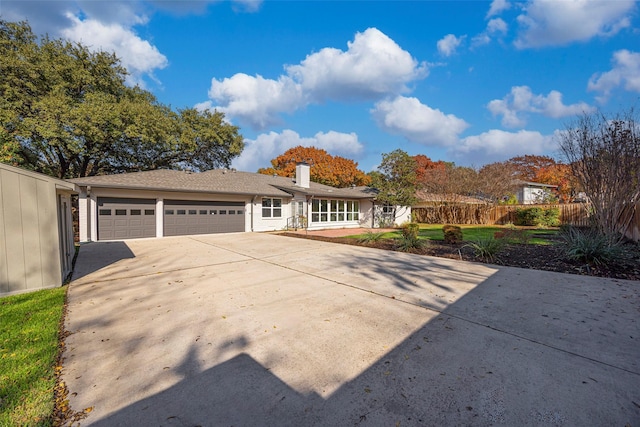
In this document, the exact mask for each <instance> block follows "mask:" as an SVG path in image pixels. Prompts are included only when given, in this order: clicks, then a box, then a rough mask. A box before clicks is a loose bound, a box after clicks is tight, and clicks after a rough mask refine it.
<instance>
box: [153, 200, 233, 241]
mask: <svg viewBox="0 0 640 427" xmlns="http://www.w3.org/2000/svg"><path fill="white" fill-rule="evenodd" d="M244 208H245V204H244V203H243V202H206V201H200V202H198V201H193V200H165V201H164V235H165V236H183V235H191V234H212V233H234V232H243V231H245V215H244V214H245V212H244Z"/></svg>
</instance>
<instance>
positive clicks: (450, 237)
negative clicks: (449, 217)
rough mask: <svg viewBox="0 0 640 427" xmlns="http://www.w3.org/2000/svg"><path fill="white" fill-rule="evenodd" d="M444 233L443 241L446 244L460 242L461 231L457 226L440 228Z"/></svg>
mask: <svg viewBox="0 0 640 427" xmlns="http://www.w3.org/2000/svg"><path fill="white" fill-rule="evenodd" d="M442 232H443V233H444V241H445V242H447V243H460V242H462V229H461V228H460V227H458V226H457V225H445V226H444V227H442Z"/></svg>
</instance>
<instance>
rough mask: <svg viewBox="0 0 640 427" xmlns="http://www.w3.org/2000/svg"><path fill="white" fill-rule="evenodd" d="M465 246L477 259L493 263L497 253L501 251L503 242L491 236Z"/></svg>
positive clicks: (496, 258)
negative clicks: (471, 250)
mask: <svg viewBox="0 0 640 427" xmlns="http://www.w3.org/2000/svg"><path fill="white" fill-rule="evenodd" d="M465 246H468V247H470V248H471V249H473V253H474V255H475V256H477V257H478V258H481V259H483V260H485V261H488V262H495V261H497V260H498V253H499V252H500V251H501V250H502V248H503V246H504V241H503V240H502V239H495V238H494V237H492V236H491V237H484V238H479V239H476V240H474V241H472V242H469V243H467V244H466V245H465Z"/></svg>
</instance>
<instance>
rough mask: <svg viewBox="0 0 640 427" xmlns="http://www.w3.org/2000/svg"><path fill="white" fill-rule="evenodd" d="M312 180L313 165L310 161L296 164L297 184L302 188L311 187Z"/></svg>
mask: <svg viewBox="0 0 640 427" xmlns="http://www.w3.org/2000/svg"><path fill="white" fill-rule="evenodd" d="M310 181H311V166H309V164H308V163H305V162H300V163H298V164H297V165H296V185H297V186H298V187H302V188H309V182H310Z"/></svg>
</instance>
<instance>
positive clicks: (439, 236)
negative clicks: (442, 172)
mask: <svg viewBox="0 0 640 427" xmlns="http://www.w3.org/2000/svg"><path fill="white" fill-rule="evenodd" d="M442 227H443V225H442V224H420V234H419V237H420V238H422V239H429V240H444V234H443V233H442ZM459 227H460V228H462V239H463V240H464V241H467V242H469V241H474V240H478V239H485V238H489V237H492V236H493V235H494V233H496V232H498V231H504V230H507V229H508V227H503V226H485V225H460V226H459ZM525 230H526V233H527V234H528V235H529V236H530V238H531V239H530V240H529V243H530V244H537V245H549V244H551V243H552V242H551V241H550V240H548V239H546V238H544V236H541V237H536V236H540V235H545V234H546V235H549V234H552V235H555V234H556V233H557V232H558V230H557V229H547V228H536V229H525ZM374 232H375V230H374ZM401 235H402V232H401V231H400V230H394V231H390V232H387V233H383V235H382V238H383V239H395V238H398V237H400V236H401ZM362 236H363V235H362V234H359V235H357V236H349V237H352V238H356V239H358V238H360V237H362Z"/></svg>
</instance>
